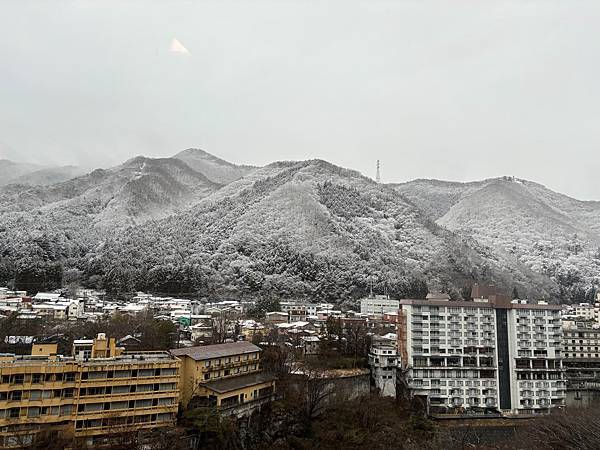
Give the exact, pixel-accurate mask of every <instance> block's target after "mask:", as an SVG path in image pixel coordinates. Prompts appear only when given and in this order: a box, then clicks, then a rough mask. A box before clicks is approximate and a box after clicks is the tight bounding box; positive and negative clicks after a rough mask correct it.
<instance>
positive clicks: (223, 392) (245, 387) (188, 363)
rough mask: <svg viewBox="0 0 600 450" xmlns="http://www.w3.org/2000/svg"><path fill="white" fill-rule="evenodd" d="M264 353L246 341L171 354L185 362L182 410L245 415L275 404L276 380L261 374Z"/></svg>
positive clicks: (182, 362)
mask: <svg viewBox="0 0 600 450" xmlns="http://www.w3.org/2000/svg"><path fill="white" fill-rule="evenodd" d="M261 352H262V350H261V349H260V348H259V347H257V346H256V345H254V344H252V343H250V342H246V341H240V342H232V343H228V344H216V345H207V346H201V347H188V348H179V349H175V350H171V354H173V355H174V356H177V357H178V358H179V359H181V383H180V392H181V394H180V402H181V404H182V406H183V407H184V408H188V407H197V406H207V407H215V408H217V409H218V410H219V411H220V412H221V413H222V414H225V415H228V414H231V415H244V414H247V413H249V412H251V411H254V410H255V409H257V408H259V407H260V406H261V405H263V404H265V403H267V402H269V401H271V400H273V398H274V393H275V377H274V376H272V375H269V374H267V373H265V372H263V371H262V370H261V368H260V355H261Z"/></svg>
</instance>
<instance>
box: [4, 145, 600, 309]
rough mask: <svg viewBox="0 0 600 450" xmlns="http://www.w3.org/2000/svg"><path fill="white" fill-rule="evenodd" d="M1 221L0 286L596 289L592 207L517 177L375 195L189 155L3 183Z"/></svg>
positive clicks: (304, 293) (304, 164)
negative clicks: (38, 181)
mask: <svg viewBox="0 0 600 450" xmlns="http://www.w3.org/2000/svg"><path fill="white" fill-rule="evenodd" d="M203 171H205V172H206V173H204V172H203ZM211 176H212V179H211ZM216 179H219V180H221V181H222V183H217V182H215V181H214V180H216ZM511 183H512V184H511ZM0 214H1V215H2V223H0V257H1V259H0V284H3V283H7V282H11V280H15V281H16V284H17V286H20V287H24V288H30V289H35V288H36V287H39V288H41V287H42V286H43V287H44V288H49V287H55V286H59V285H64V284H66V283H69V282H78V283H80V284H83V285H87V286H95V287H103V288H105V289H107V290H108V291H109V292H111V293H115V294H119V293H129V292H133V291H135V290H147V291H151V292H162V293H171V294H193V295H195V296H201V297H205V296H212V297H222V296H234V297H241V298H244V297H245V298H256V297H259V296H278V297H284V298H298V297H304V298H310V299H315V300H317V299H318V300H332V301H343V300H347V299H352V298H357V297H360V296H361V295H364V294H365V293H366V292H367V291H368V287H369V284H370V282H371V280H372V282H373V283H374V288H375V290H376V291H378V292H384V291H388V292H389V293H390V294H391V295H393V296H395V297H402V296H420V295H424V293H426V288H427V286H425V284H424V282H425V281H426V282H427V283H428V285H429V287H430V288H431V289H443V290H447V291H453V292H454V295H457V291H458V290H459V289H461V288H463V287H466V286H470V285H471V284H472V283H473V282H475V281H478V282H484V283H495V284H497V285H498V286H499V287H500V289H502V290H504V291H508V292H510V291H512V290H513V289H515V288H516V289H517V291H518V292H519V294H520V295H521V296H526V295H529V296H531V297H536V298H542V297H543V298H551V299H559V298H562V299H564V300H568V301H573V300H578V299H580V298H583V299H585V298H586V296H588V295H591V294H590V292H591V291H590V289H589V288H590V287H591V286H593V285H594V283H596V279H595V278H594V276H593V271H594V270H596V268H597V265H595V264H596V263H595V262H594V261H596V260H595V259H594V255H593V252H592V250H593V246H594V245H596V244H595V242H596V241H595V236H597V230H598V227H599V226H598V224H597V222H596V220H595V219H596V217H598V216H597V214H598V209H597V202H578V201H576V200H573V199H570V198H569V197H566V196H561V195H560V194H556V193H553V192H552V191H549V190H547V189H545V188H544V187H543V186H540V185H537V184H535V183H530V182H523V181H514V180H512V179H511V180H509V179H491V180H484V181H480V182H474V183H465V184H463V183H449V182H441V181H436V180H416V181H414V182H410V183H405V184H400V185H385V184H378V183H375V182H374V181H373V180H371V179H369V178H367V177H364V176H362V175H361V174H360V173H358V172H356V171H353V170H348V169H344V168H341V167H337V166H335V165H333V164H330V163H328V162H326V161H322V160H309V161H283V162H276V163H272V164H269V165H267V166H265V167H259V168H255V167H249V166H236V165H234V164H231V163H228V162H226V161H223V160H221V159H219V158H217V157H214V156H212V155H210V154H208V153H206V152H204V151H201V150H196V149H188V150H185V151H184V152H180V153H179V154H178V155H176V156H175V157H173V158H154V159H153V158H145V157H142V156H140V157H136V158H132V159H131V160H129V161H127V162H125V163H124V164H122V165H120V166H117V167H114V168H111V169H98V170H95V171H93V172H91V173H89V174H87V175H84V176H82V177H77V178H74V179H72V180H69V181H67V182H63V183H57V184H53V185H51V186H48V187H46V188H39V187H23V186H15V185H12V186H7V187H4V188H0ZM556 230H558V231H556ZM553 233H554V234H553ZM575 234H576V235H577V236H576V238H575V240H574V241H572V242H571V241H569V240H568V239H567V240H565V241H563V240H561V239H563V238H564V237H565V236H567V237H569V236H571V238H572V237H573V236H575ZM509 244H510V245H509ZM524 249H525V250H527V249H534V251H529V250H528V251H524ZM532 252H533V253H532ZM536 252H537V253H536ZM532 254H533V255H534V256H535V258H533V259H531V255H532ZM598 259H599V260H600V254H599V255H598ZM584 266H585V267H584ZM596 273H598V272H597V271H596Z"/></svg>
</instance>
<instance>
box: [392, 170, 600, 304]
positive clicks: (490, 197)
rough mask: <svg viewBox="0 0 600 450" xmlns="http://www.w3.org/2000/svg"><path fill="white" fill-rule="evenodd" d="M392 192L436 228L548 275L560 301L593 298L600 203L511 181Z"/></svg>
mask: <svg viewBox="0 0 600 450" xmlns="http://www.w3.org/2000/svg"><path fill="white" fill-rule="evenodd" d="M394 188H395V189H396V191H398V192H400V193H401V194H402V195H404V196H406V197H407V198H409V199H410V200H411V201H412V202H413V203H414V204H415V205H417V206H418V207H419V208H420V209H422V210H423V211H425V212H426V213H427V214H428V215H429V217H430V218H431V219H432V220H435V221H436V223H438V224H439V225H441V226H443V227H445V228H447V229H448V230H451V231H453V232H455V233H458V234H459V235H461V236H470V237H472V238H473V239H475V240H477V241H478V242H480V243H482V244H484V245H486V246H487V247H489V248H491V249H494V253H496V254H499V255H500V254H508V255H512V256H513V257H514V258H515V259H516V260H518V261H519V262H520V263H522V264H524V265H525V266H527V267H529V268H530V269H531V270H533V271H535V272H537V273H540V274H542V275H545V276H548V277H549V278H550V279H552V280H553V281H554V282H556V283H557V284H558V286H559V296H560V297H562V298H563V299H571V300H572V301H585V300H592V299H593V297H594V293H595V289H596V288H597V286H598V285H599V284H600V278H599V277H600V202H594V201H580V200H576V199H573V198H570V197H568V196H566V195H563V194H558V193H556V192H553V191H551V190H550V189H547V188H546V187H544V186H542V185H540V184H538V183H534V182H531V181H527V180H519V179H515V178H512V177H503V178H495V179H489V180H484V181H481V182H473V183H452V182H440V181H437V180H415V181H411V182H408V183H404V184H399V185H394Z"/></svg>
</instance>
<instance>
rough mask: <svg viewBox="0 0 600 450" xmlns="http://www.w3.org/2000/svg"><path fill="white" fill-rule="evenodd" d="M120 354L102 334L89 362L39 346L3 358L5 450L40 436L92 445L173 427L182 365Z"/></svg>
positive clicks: (0, 435) (0, 441)
mask: <svg viewBox="0 0 600 450" xmlns="http://www.w3.org/2000/svg"><path fill="white" fill-rule="evenodd" d="M120 353H121V352H120V351H119V350H117V349H116V348H115V346H114V343H113V342H112V341H111V340H107V339H106V338H105V337H104V336H99V338H98V339H97V340H94V342H93V346H92V354H90V355H89V357H88V355H86V357H85V358H75V357H62V356H57V355H56V345H55V344H54V345H52V344H43V345H34V347H33V348H32V355H31V356H15V355H7V354H3V355H0V447H19V446H20V447H23V446H27V445H29V444H30V443H32V442H33V441H34V440H35V439H36V435H37V434H38V433H42V432H43V433H47V432H59V433H61V434H62V435H65V436H67V437H73V438H81V439H83V440H85V441H87V442H88V443H89V444H92V445H93V444H94V443H96V442H101V441H102V439H104V438H105V437H106V436H109V435H111V434H114V433H127V432H132V431H138V430H143V429H149V428H156V427H170V426H173V425H174V424H175V420H176V414H177V408H178V401H179V380H180V362H179V360H178V359H177V358H175V357H173V356H172V355H171V354H169V353H168V352H142V353H136V354H120ZM92 355H94V357H92ZM97 355H103V356H105V357H97ZM106 355H110V356H106Z"/></svg>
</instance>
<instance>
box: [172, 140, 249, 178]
mask: <svg viewBox="0 0 600 450" xmlns="http://www.w3.org/2000/svg"><path fill="white" fill-rule="evenodd" d="M173 158H177V159H180V160H181V161H183V162H185V163H186V164H187V165H188V166H190V167H191V168H192V169H194V170H196V171H197V172H200V173H202V174H204V175H205V176H206V177H207V178H208V179H209V180H212V181H214V182H215V183H220V184H228V183H231V182H233V181H236V180H239V179H240V178H242V177H243V176H245V175H247V174H248V173H250V172H251V171H252V170H254V169H256V167H253V166H239V165H235V164H232V163H230V162H228V161H225V160H223V159H221V158H217V157H216V156H214V155H211V154H210V153H207V152H205V151H204V150H200V149H197V148H189V149H187V150H183V151H181V152H179V153H177V154H176V155H175V156H174V157H173Z"/></svg>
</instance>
